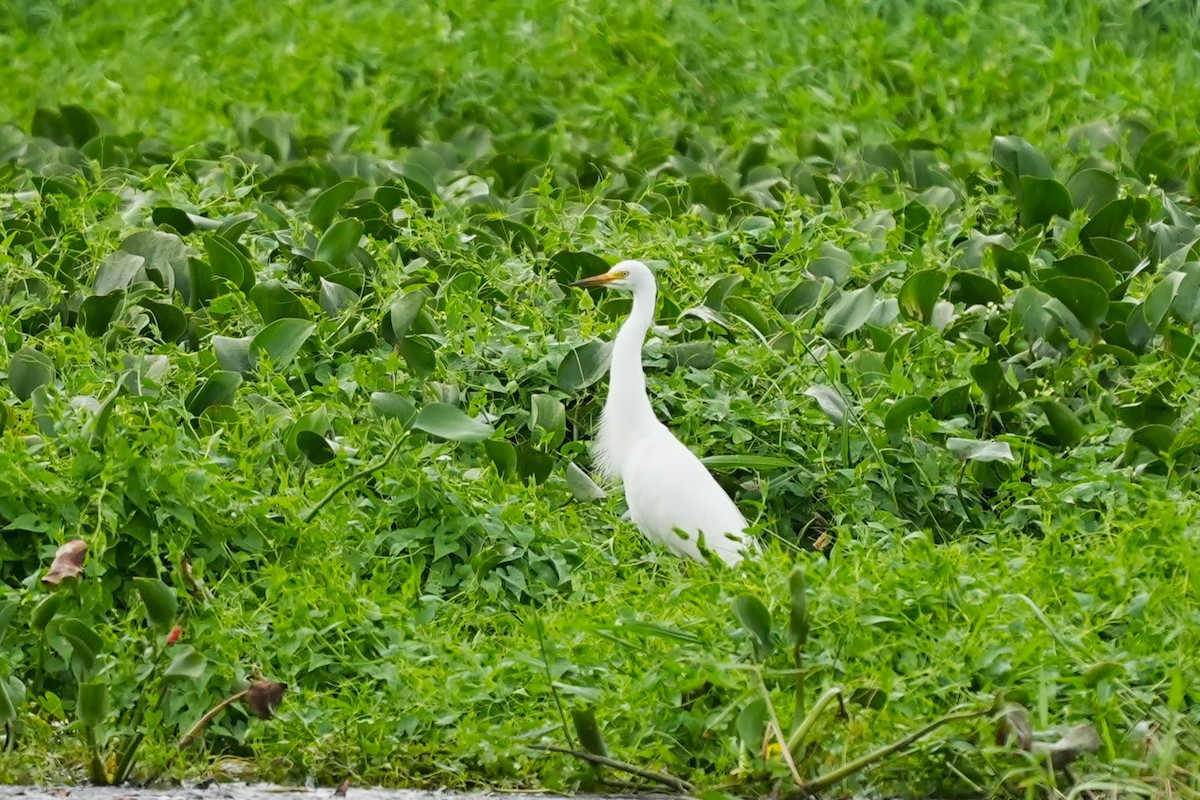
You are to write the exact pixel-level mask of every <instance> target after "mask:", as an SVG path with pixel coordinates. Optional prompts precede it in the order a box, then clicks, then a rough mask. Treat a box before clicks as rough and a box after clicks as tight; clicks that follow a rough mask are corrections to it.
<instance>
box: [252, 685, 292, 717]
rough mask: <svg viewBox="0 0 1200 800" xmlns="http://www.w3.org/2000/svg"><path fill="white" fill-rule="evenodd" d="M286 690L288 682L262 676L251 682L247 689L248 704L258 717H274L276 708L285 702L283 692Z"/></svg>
mask: <svg viewBox="0 0 1200 800" xmlns="http://www.w3.org/2000/svg"><path fill="white" fill-rule="evenodd" d="M286 691H287V684H286V683H280V682H279V681H269V680H266V679H263V678H260V679H259V680H256V681H255V682H254V683H252V684H250V688H249V689H248V690H247V691H246V706H247V707H248V708H249V709H250V713H252V714H254V716H256V717H260V718H261V719H274V718H275V709H276V708H278V707H279V704H280V703H281V702H283V693H284V692H286Z"/></svg>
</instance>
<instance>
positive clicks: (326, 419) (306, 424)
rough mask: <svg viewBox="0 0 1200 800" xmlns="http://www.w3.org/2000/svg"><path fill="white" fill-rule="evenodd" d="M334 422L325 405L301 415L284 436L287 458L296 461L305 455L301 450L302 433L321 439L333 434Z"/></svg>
mask: <svg viewBox="0 0 1200 800" xmlns="http://www.w3.org/2000/svg"><path fill="white" fill-rule="evenodd" d="M331 429H332V421H331V415H330V413H329V409H328V408H326V407H325V406H324V405H321V406H318V407H317V408H314V409H313V410H312V411H309V412H307V413H305V414H301V415H300V416H299V417H298V418H297V419H296V421H295V422H293V423H292V424H291V426H290V427H289V428H288V429H287V432H286V433H285V434H284V436H283V447H284V452H286V453H287V457H288V458H290V459H292V460H296V459H299V458H301V457H302V456H303V455H304V452H303V451H302V450H301V449H300V444H299V442H298V437H299V435H300V433H301V432H302V431H308V432H309V433H313V434H316V435H317V436H320V437H321V438H324V437H325V436H326V435H328V434H330V433H331V432H332V430H331Z"/></svg>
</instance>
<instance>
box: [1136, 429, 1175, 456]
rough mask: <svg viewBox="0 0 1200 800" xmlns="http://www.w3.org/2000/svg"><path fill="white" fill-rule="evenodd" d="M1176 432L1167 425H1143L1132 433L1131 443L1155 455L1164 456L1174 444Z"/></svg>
mask: <svg viewBox="0 0 1200 800" xmlns="http://www.w3.org/2000/svg"><path fill="white" fill-rule="evenodd" d="M1175 436H1176V431H1175V429H1174V428H1172V427H1169V426H1167V425H1159V424H1152V425H1143V426H1142V427H1140V428H1138V429H1137V430H1136V431H1134V432H1133V437H1132V439H1133V441H1134V442H1136V443H1137V444H1140V445H1141V446H1142V447H1144V448H1146V449H1147V450H1149V451H1150V452H1151V453H1154V454H1155V455H1158V456H1161V455H1165V454H1167V453H1168V452H1170V450H1171V445H1172V444H1174V443H1175Z"/></svg>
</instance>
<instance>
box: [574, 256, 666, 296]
mask: <svg viewBox="0 0 1200 800" xmlns="http://www.w3.org/2000/svg"><path fill="white" fill-rule="evenodd" d="M571 285H572V286H582V287H584V288H587V289H590V288H593V287H596V286H605V287H607V288H609V289H627V290H629V291H633V292H636V291H638V290H639V289H652V288H654V273H653V272H651V271H650V268H649V267H647V266H646V265H645V264H643V263H642V262H641V261H622V262H621V263H619V264H617V265H616V266H615V267H613V268H612V269H610V270H609V271H608V272H605V273H602V274H600V275H593V276H592V277H590V278H584V279H583V280H581V281H575V282H574V283H572V284H571Z"/></svg>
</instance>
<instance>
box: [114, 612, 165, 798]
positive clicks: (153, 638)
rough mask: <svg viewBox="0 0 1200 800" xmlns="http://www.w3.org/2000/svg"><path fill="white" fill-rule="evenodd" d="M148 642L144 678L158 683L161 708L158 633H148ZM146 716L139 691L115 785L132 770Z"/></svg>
mask: <svg viewBox="0 0 1200 800" xmlns="http://www.w3.org/2000/svg"><path fill="white" fill-rule="evenodd" d="M150 644H151V647H152V648H153V653H152V654H151V656H150V659H151V661H150V664H151V667H150V675H149V676H148V677H147V679H146V684H147V685H151V684H154V683H158V684H159V692H158V707H159V708H161V707H162V704H163V699H164V698H165V696H166V687H164V686H162V685H161V684H162V679H161V678H159V676H158V670H159V667H160V666H161V663H160V658H161V657H162V646H161V645H160V644H159V641H158V634H157V633H155V632H153V631H152V632H151V633H150ZM145 716H146V694H145V693H144V692H141V693H139V695H138V703H137V706H136V707H135V708H134V711H133V718H132V719H131V720H130V723H129V727H130V730H132V731H133V732H132V733H131V734H130V738H129V741H128V742H126V743H125V747H123V748H122V749H121V755H120V757H119V758H118V759H117V769H116V772H114V773H113V783H114V784H115V785H117V786H120V785H121V784H123V783H124V782H125V781H126V779H128V778H129V773H130V771H131V770H133V763H134V758H135V757H136V756H137V750H138V748H139V747H141V745H142V741H143V740H144V739H145V738H146V733H145V731H142V730H139V728H141V726H142V720H143V719H144V718H145Z"/></svg>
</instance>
